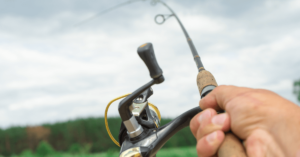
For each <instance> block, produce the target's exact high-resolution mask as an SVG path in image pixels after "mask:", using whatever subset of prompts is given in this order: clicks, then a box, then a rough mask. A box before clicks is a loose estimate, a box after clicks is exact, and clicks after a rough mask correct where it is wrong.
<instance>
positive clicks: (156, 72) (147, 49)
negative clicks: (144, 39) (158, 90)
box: [137, 43, 163, 79]
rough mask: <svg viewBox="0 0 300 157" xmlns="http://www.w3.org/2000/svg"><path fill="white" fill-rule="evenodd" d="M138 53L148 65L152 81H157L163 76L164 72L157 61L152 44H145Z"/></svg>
mask: <svg viewBox="0 0 300 157" xmlns="http://www.w3.org/2000/svg"><path fill="white" fill-rule="evenodd" d="M137 52H138V54H139V56H140V57H141V59H142V60H143V61H144V63H145V64H146V66H147V68H148V70H149V72H150V76H151V78H152V79H157V78H159V77H160V76H162V73H163V71H162V70H161V68H160V67H159V65H158V63H157V61H156V58H155V54H154V50H153V46H152V43H145V44H143V45H141V46H140V47H139V48H138V50H137Z"/></svg>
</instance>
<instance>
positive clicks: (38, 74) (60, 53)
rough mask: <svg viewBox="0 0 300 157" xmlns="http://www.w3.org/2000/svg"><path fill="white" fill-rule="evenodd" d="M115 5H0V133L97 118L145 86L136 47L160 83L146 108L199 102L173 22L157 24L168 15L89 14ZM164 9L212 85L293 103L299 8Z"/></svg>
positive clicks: (191, 1)
mask: <svg viewBox="0 0 300 157" xmlns="http://www.w3.org/2000/svg"><path fill="white" fill-rule="evenodd" d="M123 2H126V1H124V0H114V1H105V0H90V1H83V0H63V1H62V0H52V1H40V0H27V1H21V0H10V1H8V0H0V3H1V5H0V87H1V88H0V127H1V128H7V127H10V126H17V125H18V126H19V125H21V126H25V125H40V124H43V123H55V122H61V121H67V120H72V119H76V118H85V117H99V116H104V111H105V107H106V105H107V103H108V102H109V101H110V100H112V99H114V98H116V97H118V96H121V95H124V94H127V93H131V92H133V91H134V90H135V89H137V88H139V87H140V86H142V85H144V84H145V83H147V82H149V81H150V80H151V78H150V76H149V72H148V70H147V68H146V66H145V65H144V63H143V61H142V60H141V59H140V58H139V56H138V55H137V48H138V46H140V45H142V44H143V43H145V42H151V43H152V44H153V46H154V51H155V55H156V58H157V61H158V63H159V65H160V67H161V68H162V70H163V74H164V76H165V82H163V83H162V84H159V85H155V86H153V90H154V94H153V95H152V96H151V97H150V99H149V101H150V102H151V103H153V104H155V105H156V106H157V107H158V108H159V110H160V112H161V114H162V116H163V117H171V118H174V117H176V116H178V115H179V114H181V113H183V112H184V111H186V110H189V109H190V108H193V107H195V106H197V105H198V102H199V100H200V95H199V92H198V89H197V85H196V77H197V68H196V65H195V63H194V61H193V57H192V55H191V52H190V50H189V47H188V44H187V42H186V40H185V38H184V35H183V33H182V31H181V29H180V27H179V25H178V23H177V22H176V20H175V19H174V18H172V17H171V18H169V19H168V20H167V21H166V22H165V23H164V24H162V25H157V24H156V23H155V22H154V17H155V16H156V15H157V14H165V15H167V14H169V11H168V10H167V9H166V8H165V7H164V6H162V5H161V4H159V3H157V4H156V5H153V4H151V3H150V1H149V0H146V1H139V2H135V3H132V4H129V5H126V6H123V7H120V8H118V9H115V10H113V11H111V12H108V13H106V14H103V15H101V16H95V15H97V14H98V13H100V12H101V11H103V10H106V9H108V8H111V7H113V6H115V5H118V4H120V3H123ZM165 2H166V3H167V4H168V5H169V6H170V7H171V8H172V9H173V10H174V11H175V12H176V13H177V15H178V17H179V18H180V19H181V21H182V23H183V24H184V26H185V27H186V29H187V31H188V33H189V35H190V37H191V39H192V40H193V42H194V45H195V47H196V49H197V51H198V53H199V55H200V57H201V60H202V62H203V64H204V67H205V68H206V70H208V71H210V72H211V73H212V74H213V75H214V76H215V78H216V80H217V82H218V84H219V85H236V86H243V87H250V88H262V89H268V90H271V91H273V92H275V93H277V94H279V95H280V96H282V97H284V98H286V99H288V100H290V101H292V102H294V103H296V104H297V105H299V102H297V100H296V96H295V95H294V94H293V81H295V80H297V79H299V78H300V66H299V65H300V53H299V51H300V44H299V42H300V29H299V28H300V16H299V15H300V2H299V1H297V0H252V1H238V0H228V1H222V0H213V1H212V0H200V1H199V0H197V1H196V0H185V1H180V0H165ZM91 17H93V18H91ZM87 19H90V20H87ZM82 21H84V22H82ZM117 106H118V102H116V103H114V104H112V106H111V108H110V110H109V113H108V115H109V117H113V116H118V108H117Z"/></svg>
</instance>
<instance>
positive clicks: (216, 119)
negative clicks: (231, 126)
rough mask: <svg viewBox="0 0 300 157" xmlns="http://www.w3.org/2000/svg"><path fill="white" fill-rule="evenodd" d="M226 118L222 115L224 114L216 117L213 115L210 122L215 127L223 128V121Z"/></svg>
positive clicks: (225, 115)
mask: <svg viewBox="0 0 300 157" xmlns="http://www.w3.org/2000/svg"><path fill="white" fill-rule="evenodd" d="M226 118H227V114H226V113H224V114H218V115H215V116H214V117H213V118H212V119H211V122H212V123H213V124H215V125H220V126H223V124H224V122H225V120H226Z"/></svg>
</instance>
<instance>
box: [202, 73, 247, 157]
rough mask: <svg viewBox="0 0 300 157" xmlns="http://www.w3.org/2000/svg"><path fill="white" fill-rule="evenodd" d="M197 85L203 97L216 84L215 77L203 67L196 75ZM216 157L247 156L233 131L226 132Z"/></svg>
mask: <svg viewBox="0 0 300 157" xmlns="http://www.w3.org/2000/svg"><path fill="white" fill-rule="evenodd" d="M197 86H198V90H199V93H200V96H201V98H203V97H204V96H205V95H207V94H208V93H209V92H210V91H212V89H213V88H215V87H217V86H218V84H217V82H216V79H215V77H214V76H213V75H212V74H211V73H210V72H209V71H206V70H204V69H203V70H201V71H200V72H199V73H198V75H197ZM218 157H247V155H246V152H245V148H244V147H243V145H242V143H241V142H240V140H239V139H238V138H237V137H236V136H235V135H234V134H233V133H231V132H228V133H226V134H225V139H224V141H223V143H222V145H221V146H220V148H219V150H218Z"/></svg>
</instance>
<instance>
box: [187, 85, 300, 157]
mask: <svg viewBox="0 0 300 157" xmlns="http://www.w3.org/2000/svg"><path fill="white" fill-rule="evenodd" d="M199 105H200V108H201V109H203V110H204V111H203V112H201V113H199V114H197V115H196V116H195V117H194V118H193V119H192V120H191V122H190V128H191V131H192V133H193V135H194V136H195V137H196V139H197V147H196V148H197V153H198V156H203V157H209V156H215V155H216V153H217V150H218V148H219V147H220V145H221V143H222V142H223V140H224V132H226V131H228V130H231V131H232V132H233V133H234V134H235V135H236V136H238V137H239V138H240V139H242V140H244V146H245V148H246V152H247V155H248V156H249V157H252V156H255V157H260V156H272V157H275V156H296V154H297V157H298V156H300V107H298V106H297V105H295V104H294V103H292V102H290V101H288V100H286V99H284V98H282V97H280V96H279V95H277V94H275V93H273V92H271V91H268V90H263V89H251V88H242V87H235V86H219V87H217V88H215V89H214V90H213V91H212V92H210V93H209V94H208V95H206V96H205V97H204V98H203V99H202V100H201V101H200V103H199ZM216 110H217V111H220V110H225V111H226V113H222V114H217V112H216Z"/></svg>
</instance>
